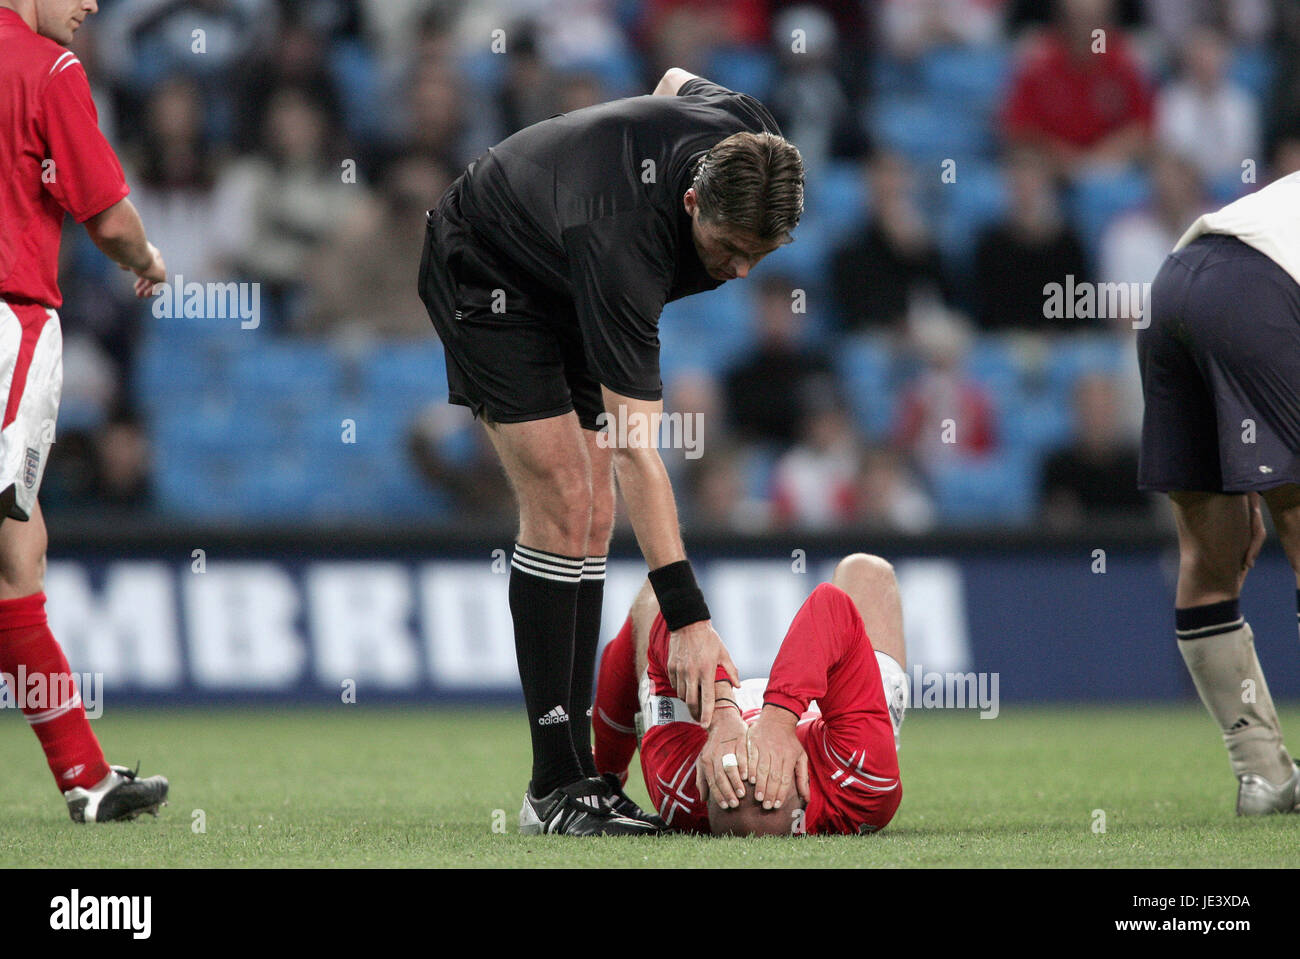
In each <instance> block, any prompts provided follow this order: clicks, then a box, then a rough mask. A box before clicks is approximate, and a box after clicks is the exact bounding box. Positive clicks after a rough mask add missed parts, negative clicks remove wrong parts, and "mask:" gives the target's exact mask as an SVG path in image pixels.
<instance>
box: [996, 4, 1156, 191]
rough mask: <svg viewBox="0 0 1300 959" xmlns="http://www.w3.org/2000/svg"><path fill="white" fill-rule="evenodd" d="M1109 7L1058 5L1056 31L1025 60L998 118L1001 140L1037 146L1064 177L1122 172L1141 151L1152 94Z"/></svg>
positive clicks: (1148, 126)
mask: <svg viewBox="0 0 1300 959" xmlns="http://www.w3.org/2000/svg"><path fill="white" fill-rule="evenodd" d="M1112 8H1113V4H1112V2H1111V0H1057V8H1056V24H1055V26H1054V27H1052V28H1051V29H1049V30H1048V31H1047V32H1045V33H1044V34H1043V36H1042V37H1041V38H1039V39H1038V41H1037V42H1036V43H1034V44H1033V45H1032V46H1031V47H1030V49H1029V51H1028V52H1027V54H1026V55H1025V58H1024V60H1023V61H1022V63H1021V64H1020V67H1019V69H1018V70H1017V71H1016V74H1015V76H1014V78H1013V79H1012V83H1011V94H1010V97H1009V98H1008V100H1007V103H1006V105H1005V106H1004V108H1003V111H1002V126H1003V129H1004V131H1005V133H1006V136H1007V138H1008V139H1009V140H1011V141H1012V142H1016V143H1032V144H1037V145H1039V146H1041V147H1043V148H1044V149H1046V150H1047V152H1048V154H1049V155H1050V156H1051V157H1052V159H1053V161H1054V162H1055V164H1056V166H1057V168H1058V171H1059V172H1060V173H1062V174H1064V175H1066V176H1074V175H1076V174H1079V173H1081V172H1084V171H1085V170H1087V169H1088V168H1092V167H1113V166H1122V165H1126V164H1128V163H1130V162H1132V161H1133V160H1135V159H1137V158H1139V157H1140V156H1142V154H1143V153H1144V152H1145V151H1146V149H1147V144H1148V141H1149V138H1150V134H1151V123H1152V92H1151V88H1150V86H1149V84H1148V83H1147V80H1146V78H1145V77H1144V76H1143V75H1142V72H1141V70H1140V69H1139V67H1138V64H1137V62H1136V60H1135V59H1134V58H1133V56H1132V54H1131V53H1130V51H1129V46H1128V43H1127V41H1126V40H1125V38H1124V36H1123V35H1122V34H1121V33H1120V31H1119V29H1118V28H1117V27H1116V26H1115V25H1114V19H1113V16H1112V13H1113V10H1112Z"/></svg>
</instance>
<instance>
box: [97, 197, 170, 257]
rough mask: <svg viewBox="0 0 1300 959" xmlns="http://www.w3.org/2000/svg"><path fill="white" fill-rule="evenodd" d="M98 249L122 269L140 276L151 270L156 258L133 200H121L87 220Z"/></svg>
mask: <svg viewBox="0 0 1300 959" xmlns="http://www.w3.org/2000/svg"><path fill="white" fill-rule="evenodd" d="M86 232H87V233H88V234H90V238H91V240H93V241H94V243H95V246H97V247H99V249H100V250H101V251H103V253H104V255H105V256H107V257H108V258H109V259H111V260H112V261H113V262H114V263H117V264H118V265H119V266H124V267H126V268H127V269H128V270H134V271H135V272H137V273H139V272H142V271H144V270H147V269H148V268H149V265H150V264H151V263H152V262H153V256H152V254H151V253H150V251H149V240H148V238H147V237H146V236H145V232H144V223H143V222H142V221H141V220H140V214H139V213H138V212H136V209H135V205H134V204H133V203H132V202H131V201H130V200H121V201H119V202H117V203H115V204H113V205H112V206H110V207H109V208H108V209H107V210H105V211H104V212H103V213H100V214H99V215H97V216H93V217H91V218H90V219H89V220H87V221H86Z"/></svg>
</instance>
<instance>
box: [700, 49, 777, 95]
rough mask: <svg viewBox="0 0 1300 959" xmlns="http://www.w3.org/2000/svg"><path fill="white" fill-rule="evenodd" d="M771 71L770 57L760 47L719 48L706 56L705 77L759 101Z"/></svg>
mask: <svg viewBox="0 0 1300 959" xmlns="http://www.w3.org/2000/svg"><path fill="white" fill-rule="evenodd" d="M774 72H775V70H774V66H773V61H772V58H771V56H769V55H768V54H767V53H766V52H765V51H763V50H750V49H747V48H745V47H719V48H718V49H716V50H714V51H713V55H712V56H711V57H710V58H709V67H708V70H707V71H705V76H707V77H708V78H709V79H710V80H712V81H714V82H715V83H720V84H722V85H723V86H724V87H726V88H727V89H728V90H736V91H737V92H739V93H748V94H749V95H750V96H751V97H755V98H757V99H759V100H762V99H763V98H764V97H766V96H767V91H768V90H769V89H770V88H771V85H772V79H773V73H774Z"/></svg>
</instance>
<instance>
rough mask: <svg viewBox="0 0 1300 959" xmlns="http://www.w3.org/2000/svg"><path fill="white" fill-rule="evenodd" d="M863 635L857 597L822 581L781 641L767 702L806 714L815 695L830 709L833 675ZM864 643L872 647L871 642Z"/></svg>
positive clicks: (769, 679) (824, 707) (770, 677)
mask: <svg viewBox="0 0 1300 959" xmlns="http://www.w3.org/2000/svg"><path fill="white" fill-rule="evenodd" d="M865 638H866V635H865V631H864V630H863V628H862V618H861V617H860V616H859V615H858V613H857V609H856V608H854V606H853V601H852V600H851V599H849V597H848V596H847V594H845V592H844V591H843V590H842V589H840V588H839V587H838V586H835V585H833V584H831V583H822V584H821V585H820V586H818V587H817V588H816V589H814V590H813V591H812V595H811V596H809V597H808V599H807V600H806V601H805V602H804V604H803V606H801V607H800V608H799V612H798V613H796V614H795V617H794V621H793V622H791V623H790V630H789V632H787V633H786V634H785V639H784V640H782V641H781V649H780V651H779V652H778V653H777V654H776V661H775V662H774V663H772V673H771V675H770V676H769V677H768V680H767V692H766V693H765V694H764V696H763V702H764V703H770V704H772V705H774V706H782V707H784V708H785V709H788V710H790V711H791V712H792V713H794V714H795V715H796V716H802V715H803V714H804V711H805V710H807V709H808V704H809V703H810V702H812V701H813V700H814V699H816V700H818V703H819V705H820V706H821V709H822V713H823V714H827V713H828V712H830V711H831V708H832V707H833V704H832V703H829V702H827V700H826V695H827V691H828V686H829V683H830V675H831V673H832V672H833V671H834V670H835V668H836V667H837V666H838V665H839V664H840V662H841V660H843V659H845V658H846V656H847V654H848V653H849V652H850V651H852V649H853V648H854V647H855V646H857V645H861V644H863V642H864V640H865ZM866 648H867V649H870V648H871V647H870V643H869V642H867V643H866Z"/></svg>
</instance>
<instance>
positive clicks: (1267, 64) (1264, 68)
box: [1228, 46, 1277, 101]
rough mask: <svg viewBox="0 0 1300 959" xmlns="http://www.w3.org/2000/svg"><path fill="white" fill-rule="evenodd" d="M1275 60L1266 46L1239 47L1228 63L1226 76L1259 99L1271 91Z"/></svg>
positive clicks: (1274, 73) (1262, 98) (1275, 71)
mask: <svg viewBox="0 0 1300 959" xmlns="http://www.w3.org/2000/svg"><path fill="white" fill-rule="evenodd" d="M1276 73H1277V60H1276V58H1275V57H1274V55H1273V52H1272V51H1271V50H1269V49H1268V47H1264V46H1260V47H1240V48H1238V49H1237V50H1236V51H1235V52H1234V53H1233V55H1232V59H1231V61H1229V63H1228V77H1229V79H1231V80H1233V81H1234V82H1236V83H1239V84H1241V85H1242V86H1243V87H1245V88H1246V90H1247V91H1249V92H1250V93H1251V94H1253V95H1254V96H1255V97H1256V98H1258V99H1259V100H1261V101H1267V99H1268V97H1269V95H1270V94H1271V93H1272V86H1273V77H1274V76H1275V75H1276Z"/></svg>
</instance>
